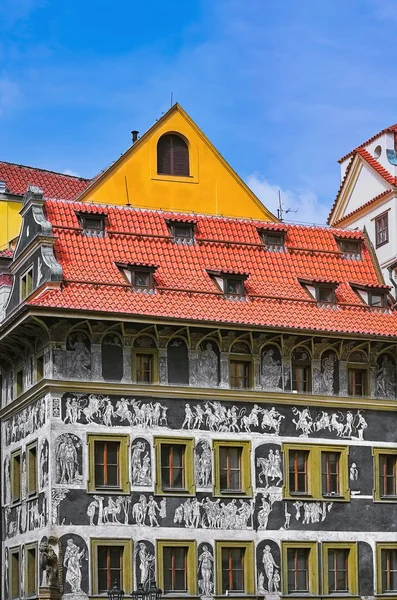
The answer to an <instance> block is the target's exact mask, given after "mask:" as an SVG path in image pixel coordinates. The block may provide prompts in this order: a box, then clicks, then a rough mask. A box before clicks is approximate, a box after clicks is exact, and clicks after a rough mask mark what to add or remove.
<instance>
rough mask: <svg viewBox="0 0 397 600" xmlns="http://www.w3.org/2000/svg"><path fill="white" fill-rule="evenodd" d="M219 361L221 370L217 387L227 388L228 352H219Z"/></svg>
mask: <svg viewBox="0 0 397 600" xmlns="http://www.w3.org/2000/svg"><path fill="white" fill-rule="evenodd" d="M220 361H221V370H220V371H221V372H220V381H219V387H221V388H227V387H229V353H228V352H221V356H220Z"/></svg>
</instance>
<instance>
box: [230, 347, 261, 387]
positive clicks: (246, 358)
mask: <svg viewBox="0 0 397 600" xmlns="http://www.w3.org/2000/svg"><path fill="white" fill-rule="evenodd" d="M233 360H237V361H239V362H246V363H248V365H249V375H248V387H246V388H232V387H231V376H230V363H231V362H232V361H233ZM228 368H229V370H228V377H229V387H230V388H231V389H233V390H252V389H253V388H254V383H255V374H254V361H253V360H252V356H251V354H230V355H229V362H228Z"/></svg>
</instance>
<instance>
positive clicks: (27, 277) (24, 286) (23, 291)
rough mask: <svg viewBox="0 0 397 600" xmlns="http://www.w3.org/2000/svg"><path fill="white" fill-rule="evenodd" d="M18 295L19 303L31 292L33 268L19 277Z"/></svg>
mask: <svg viewBox="0 0 397 600" xmlns="http://www.w3.org/2000/svg"><path fill="white" fill-rule="evenodd" d="M19 285H20V295H21V301H22V300H25V298H27V297H28V296H30V294H31V293H32V292H33V267H30V269H28V270H27V271H26V272H25V273H24V274H23V275H21V277H20V284H19Z"/></svg>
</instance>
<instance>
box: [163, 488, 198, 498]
mask: <svg viewBox="0 0 397 600" xmlns="http://www.w3.org/2000/svg"><path fill="white" fill-rule="evenodd" d="M155 495H156V496H178V497H179V496H180V497H181V498H185V497H190V498H191V497H193V496H195V495H196V490H193V492H189V491H188V490H163V489H161V488H160V489H157V490H156V492H155Z"/></svg>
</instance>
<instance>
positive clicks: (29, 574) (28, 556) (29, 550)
mask: <svg viewBox="0 0 397 600" xmlns="http://www.w3.org/2000/svg"><path fill="white" fill-rule="evenodd" d="M37 592H38V589H37V545H36V544H29V545H28V546H25V597H26V596H36V595H37Z"/></svg>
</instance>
